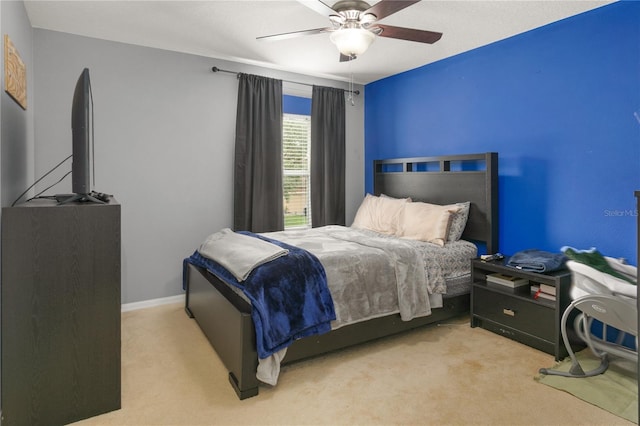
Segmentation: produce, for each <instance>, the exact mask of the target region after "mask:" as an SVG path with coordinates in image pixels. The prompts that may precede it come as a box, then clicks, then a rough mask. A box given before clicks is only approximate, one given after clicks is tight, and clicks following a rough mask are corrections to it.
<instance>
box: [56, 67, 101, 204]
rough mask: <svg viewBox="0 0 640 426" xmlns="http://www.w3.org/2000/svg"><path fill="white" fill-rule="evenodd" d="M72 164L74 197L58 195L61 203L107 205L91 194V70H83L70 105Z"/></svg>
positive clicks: (72, 195)
mask: <svg viewBox="0 0 640 426" xmlns="http://www.w3.org/2000/svg"><path fill="white" fill-rule="evenodd" d="M71 136H72V154H73V156H72V165H71V180H72V183H71V190H72V191H73V192H74V194H71V195H68V196H57V197H56V198H57V199H58V202H59V203H60V204H64V203H69V202H72V201H86V202H94V203H104V202H105V201H104V200H101V199H99V198H102V197H96V195H97V194H95V193H93V192H92V191H91V171H92V170H93V167H92V166H93V98H92V93H91V79H90V77H89V68H85V69H84V70H82V73H81V74H80V77H78V81H77V83H76V87H75V90H74V92H73V102H72V104H71Z"/></svg>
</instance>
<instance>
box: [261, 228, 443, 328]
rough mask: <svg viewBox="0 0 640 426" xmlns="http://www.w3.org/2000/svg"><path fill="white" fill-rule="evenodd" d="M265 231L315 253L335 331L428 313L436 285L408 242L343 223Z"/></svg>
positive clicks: (422, 260) (413, 247)
mask: <svg viewBox="0 0 640 426" xmlns="http://www.w3.org/2000/svg"><path fill="white" fill-rule="evenodd" d="M264 235H266V236H268V237H270V238H274V239H276V240H279V241H282V242H285V243H287V244H291V245H294V246H297V247H300V248H303V249H305V250H307V251H309V252H311V253H313V254H314V255H315V256H317V257H318V259H319V260H320V262H321V263H322V265H323V266H324V268H325V271H326V274H327V282H328V285H329V290H330V291H331V295H332V297H333V301H334V304H335V311H336V320H335V322H334V323H333V324H332V328H333V329H335V328H339V327H341V326H343V325H346V324H353V323H355V322H359V321H364V320H367V319H370V318H375V317H380V316H385V315H389V314H392V313H397V312H399V313H400V316H401V318H402V319H403V320H404V321H409V320H411V319H413V318H416V317H419V316H426V315H429V314H431V306H430V305H429V293H431V292H433V290H435V288H434V286H433V285H431V284H433V283H429V282H427V281H428V280H427V277H426V275H425V265H424V259H423V257H422V254H421V253H420V251H418V250H416V249H415V246H414V245H413V244H412V243H411V242H409V241H405V240H400V239H397V238H385V237H384V236H381V235H379V234H376V233H373V232H366V231H362V230H358V229H353V228H348V227H343V226H325V227H321V228H314V229H310V230H304V231H282V232H271V233H267V234H264Z"/></svg>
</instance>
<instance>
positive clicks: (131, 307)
mask: <svg viewBox="0 0 640 426" xmlns="http://www.w3.org/2000/svg"><path fill="white" fill-rule="evenodd" d="M184 297H185V296H184V294H179V295H177V296H169V297H161V298H159V299H150V300H143V301H142V302H133V303H123V304H122V305H121V311H122V312H129V311H135V310H137V309H145V308H153V307H154V306H161V305H168V304H170V303H178V302H182V303H184Z"/></svg>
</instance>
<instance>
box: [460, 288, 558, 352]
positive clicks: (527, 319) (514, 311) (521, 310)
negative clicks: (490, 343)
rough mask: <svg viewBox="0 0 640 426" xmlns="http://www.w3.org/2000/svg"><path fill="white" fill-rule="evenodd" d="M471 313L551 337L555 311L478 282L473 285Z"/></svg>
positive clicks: (553, 334)
mask: <svg viewBox="0 0 640 426" xmlns="http://www.w3.org/2000/svg"><path fill="white" fill-rule="evenodd" d="M473 291H474V294H473V313H474V315H478V316H480V317H483V318H486V319H488V320H491V321H494V322H497V323H500V324H503V325H505V326H507V327H511V328H513V329H516V330H520V331H522V332H524V333H528V334H531V335H534V336H537V337H540V338H541V339H545V340H548V341H554V340H555V338H556V336H555V329H556V327H555V311H554V309H553V308H550V307H547V306H544V305H541V304H538V303H534V302H533V301H529V300H526V299H521V298H518V297H514V296H513V295H509V294H505V293H499V292H494V291H491V290H489V289H486V288H483V287H481V286H476V287H474V289H473Z"/></svg>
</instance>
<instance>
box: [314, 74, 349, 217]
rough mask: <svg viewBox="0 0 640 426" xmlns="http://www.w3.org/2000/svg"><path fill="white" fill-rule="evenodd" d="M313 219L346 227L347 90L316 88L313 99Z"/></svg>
mask: <svg viewBox="0 0 640 426" xmlns="http://www.w3.org/2000/svg"><path fill="white" fill-rule="evenodd" d="M310 172H311V220H312V226H313V227H319V226H325V225H344V224H345V207H344V206H345V200H344V198H345V101H344V90H343V89H336V88H331V87H320V86H313V91H312V97H311V170H310Z"/></svg>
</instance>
